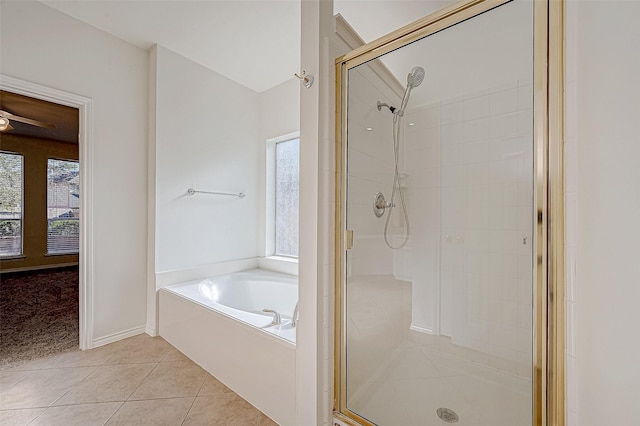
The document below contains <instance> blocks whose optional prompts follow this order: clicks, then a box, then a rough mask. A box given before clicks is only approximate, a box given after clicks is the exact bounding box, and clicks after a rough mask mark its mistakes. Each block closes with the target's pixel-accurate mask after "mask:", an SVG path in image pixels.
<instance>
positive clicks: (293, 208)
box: [275, 139, 300, 257]
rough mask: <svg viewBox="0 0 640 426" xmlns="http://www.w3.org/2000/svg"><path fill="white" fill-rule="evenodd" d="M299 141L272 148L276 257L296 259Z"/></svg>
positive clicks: (281, 143) (295, 140)
mask: <svg viewBox="0 0 640 426" xmlns="http://www.w3.org/2000/svg"><path fill="white" fill-rule="evenodd" d="M299 186H300V139H293V140H289V141H285V142H279V143H277V144H276V232H275V234H276V247H275V254H276V255H277V256H292V257H298V199H299V197H298V193H299Z"/></svg>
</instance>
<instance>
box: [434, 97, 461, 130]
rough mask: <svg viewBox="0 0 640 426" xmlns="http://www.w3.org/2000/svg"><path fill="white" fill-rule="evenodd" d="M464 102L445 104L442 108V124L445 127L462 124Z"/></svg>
mask: <svg viewBox="0 0 640 426" xmlns="http://www.w3.org/2000/svg"><path fill="white" fill-rule="evenodd" d="M462 105H463V104H462V101H457V102H451V103H446V104H445V103H443V104H442V106H441V107H440V108H441V109H440V124H441V125H443V126H445V125H449V124H455V123H460V122H462Z"/></svg>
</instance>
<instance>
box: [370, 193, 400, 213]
mask: <svg viewBox="0 0 640 426" xmlns="http://www.w3.org/2000/svg"><path fill="white" fill-rule="evenodd" d="M391 207H395V205H394V204H391V202H387V200H385V199H384V194H383V193H382V192H378V193H377V194H376V195H375V196H374V197H373V214H375V215H376V217H382V215H383V214H384V211H385V210H386V209H388V208H391Z"/></svg>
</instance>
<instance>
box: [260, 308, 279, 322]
mask: <svg viewBox="0 0 640 426" xmlns="http://www.w3.org/2000/svg"><path fill="white" fill-rule="evenodd" d="M262 312H268V313H271V314H273V321H271V324H272V325H280V324H282V320H281V319H280V314H279V313H278V312H276V311H274V310H273V309H263V310H262Z"/></svg>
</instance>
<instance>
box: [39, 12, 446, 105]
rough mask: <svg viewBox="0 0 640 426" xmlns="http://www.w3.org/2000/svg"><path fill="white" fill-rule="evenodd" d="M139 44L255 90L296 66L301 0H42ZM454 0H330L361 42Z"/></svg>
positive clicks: (287, 74) (280, 80)
mask: <svg viewBox="0 0 640 426" xmlns="http://www.w3.org/2000/svg"><path fill="white" fill-rule="evenodd" d="M41 1H42V3H44V4H46V5H49V6H51V7H53V8H55V9H57V10H59V11H60V12H63V13H65V14H67V15H70V16H72V17H74V18H76V19H78V20H81V21H83V22H85V23H88V24H89V25H92V26H94V27H97V28H99V29H101V30H103V31H106V32H108V33H110V34H112V35H114V36H116V37H118V38H121V39H123V40H125V41H127V42H129V43H132V44H134V45H136V46H138V47H140V48H142V49H148V48H150V47H151V46H153V45H154V44H160V45H162V46H164V47H166V48H168V49H170V50H172V51H174V52H176V53H178V54H180V55H182V56H184V57H187V58H189V59H191V60H192V61H194V62H197V63H199V64H201V65H203V66H205V67H207V68H209V69H212V70H214V71H216V72H218V73H220V74H222V75H224V76H225V77H228V78H230V79H231V80H234V81H236V82H238V83H240V84H242V85H244V86H246V87H248V88H250V89H252V90H254V91H256V92H258V93H260V92H263V91H265V90H267V89H270V88H272V87H274V86H276V85H278V84H280V83H283V82H285V81H287V80H289V79H291V78H292V77H293V74H294V73H295V72H299V68H300V26H301V23H300V0H233V1H230V0H199V1H198V0H197V1H192V0H167V1H158V0H154V1H149V0H91V1H88V0H63V1H60V0H41ZM453 2H454V1H453V0H419V1H416V0H412V1H407V0H335V1H334V11H335V13H340V14H342V16H343V17H345V19H347V21H349V23H350V24H351V25H352V27H353V28H354V29H355V30H356V31H357V32H358V33H359V34H360V35H361V37H362V38H363V39H364V40H365V41H367V42H368V41H371V40H374V39H376V38H378V37H381V36H383V35H385V34H387V33H389V32H391V31H393V30H395V29H397V28H399V27H401V26H403V25H406V24H408V23H411V22H413V21H415V20H416V19H419V18H421V17H423V16H425V15H427V14H429V13H431V12H433V11H434V10H437V9H439V8H441V7H443V6H445V5H447V4H451V3H453Z"/></svg>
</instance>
